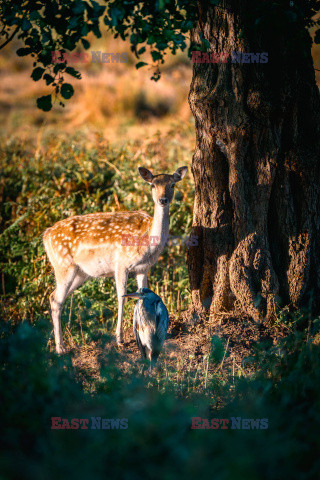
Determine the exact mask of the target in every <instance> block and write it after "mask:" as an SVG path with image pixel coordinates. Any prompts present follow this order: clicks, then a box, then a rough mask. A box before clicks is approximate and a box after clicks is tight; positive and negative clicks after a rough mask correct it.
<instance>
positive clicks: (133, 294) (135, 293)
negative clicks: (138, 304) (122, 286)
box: [122, 292, 142, 298]
mask: <svg viewBox="0 0 320 480" xmlns="http://www.w3.org/2000/svg"><path fill="white" fill-rule="evenodd" d="M122 297H131V298H141V297H142V295H141V293H138V292H134V293H127V294H126V295H122Z"/></svg>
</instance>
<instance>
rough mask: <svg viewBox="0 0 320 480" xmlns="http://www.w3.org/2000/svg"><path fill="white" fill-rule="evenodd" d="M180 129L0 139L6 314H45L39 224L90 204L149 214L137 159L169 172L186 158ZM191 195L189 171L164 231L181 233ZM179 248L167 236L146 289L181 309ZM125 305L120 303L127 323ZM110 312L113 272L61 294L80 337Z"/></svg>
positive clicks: (184, 302) (184, 296)
mask: <svg viewBox="0 0 320 480" xmlns="http://www.w3.org/2000/svg"><path fill="white" fill-rule="evenodd" d="M188 128H189V129H188ZM188 128H186V126H181V128H180V129H179V127H176V128H175V129H172V130H171V131H169V132H168V133H166V134H165V135H162V134H161V133H160V132H158V133H157V134H156V135H153V136H151V137H149V138H146V139H144V140H140V141H128V142H122V143H121V144H118V145H117V146H114V145H111V144H110V143H109V142H106V141H105V140H104V138H103V136H102V135H101V134H100V133H99V132H96V133H94V134H93V135H94V137H93V138H94V140H95V142H93V140H92V141H91V140H90V136H89V143H88V138H87V137H86V136H84V135H83V134H82V132H75V134H74V135H73V136H72V137H70V138H66V137H65V136H64V135H61V136H60V135H55V131H54V130H53V129H52V128H51V130H50V131H49V130H48V131H46V132H45V133H44V134H43V135H40V136H39V137H38V138H36V139H33V140H31V141H29V142H27V141H25V140H23V139H21V140H19V139H17V138H15V137H13V138H8V139H6V142H5V144H4V148H3V149H2V150H1V152H0V169H1V173H2V174H1V180H0V187H1V195H2V203H1V208H0V215H1V216H0V228H1V234H0V268H1V275H2V279H0V280H1V282H0V291H1V304H2V306H3V309H4V310H5V312H6V317H7V319H8V320H10V319H13V320H16V321H21V320H24V319H26V318H29V319H30V320H31V321H37V319H38V318H41V317H42V316H43V315H44V314H46V315H47V316H48V321H49V311H48V309H49V305H48V297H49V293H50V292H51V291H52V290H53V288H54V277H53V272H52V270H51V266H50V265H49V262H48V260H47V257H46V254H45V252H44V248H43V243H42V234H43V232H44V230H45V229H46V228H47V227H49V226H51V225H52V224H53V223H55V222H57V221H58V220H61V219H63V218H67V217H69V216H73V215H78V214H85V213H92V212H99V211H118V210H119V209H121V210H129V211H130V210H139V209H143V210H145V211H147V212H148V213H149V214H151V215H152V214H153V201H152V198H151V193H150V188H149V187H148V185H146V184H145V182H143V181H142V180H141V178H140V176H139V174H138V171H137V167H138V166H139V165H144V166H146V167H147V168H150V169H152V170H153V171H154V172H155V173H160V172H171V173H172V172H173V171H174V170H175V169H176V168H177V167H179V166H182V165H189V166H190V163H191V156H192V150H191V143H192V142H191V140H190V137H191V135H192V132H193V129H192V125H191V126H190V127H188ZM91 135H92V132H91ZM192 204H193V184H192V180H191V174H190V171H189V175H188V176H187V177H186V178H185V179H184V180H183V182H181V185H179V186H178V188H177V193H176V198H175V200H174V202H173V204H172V206H171V221H170V233H171V235H175V236H180V237H183V238H184V239H185V238H186V237H187V235H188V234H189V233H190V230H191V224H192ZM185 255H186V245H185V244H184V245H180V246H179V245H168V246H167V247H166V248H165V250H164V251H163V253H162V255H161V257H160V258H159V261H158V263H157V264H156V265H155V266H154V267H153V268H152V269H151V272H150V277H149V283H150V288H152V289H153V290H154V291H156V292H157V293H159V294H160V295H161V297H162V298H163V300H164V301H165V303H166V304H167V306H168V309H169V311H170V313H176V312H178V313H179V312H180V311H181V310H184V309H186V308H187V306H188V304H189V301H190V291H189V287H188V277H187V267H186V263H185ZM135 289H136V283H135V279H133V278H130V279H129V284H128V290H129V291H134V290H135ZM132 309H133V305H132V304H129V303H128V304H127V305H126V308H125V324H127V325H129V326H130V325H131V319H132ZM116 314H117V299H116V290H115V285H114V281H113V279H105V280H98V281H90V282H87V283H86V284H85V285H84V286H83V287H82V288H80V289H79V290H78V291H77V292H75V293H74V295H73V297H72V304H71V298H69V299H68V300H67V302H66V304H65V307H64V311H63V325H64V328H66V326H68V329H69V333H70V334H71V336H72V337H73V342H74V343H75V344H77V345H79V344H81V342H86V341H87V340H88V339H89V336H88V335H89V334H88V332H89V331H90V330H95V329H96V327H97V322H98V324H99V325H100V324H101V325H100V327H101V329H102V330H104V329H105V328H106V330H108V331H113V329H114V326H115V318H116ZM70 322H71V324H70ZM92 322H93V323H92ZM91 323H92V324H91ZM68 324H69V325H68ZM81 329H82V330H81ZM98 330H99V328H98Z"/></svg>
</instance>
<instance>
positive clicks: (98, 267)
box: [43, 167, 187, 353]
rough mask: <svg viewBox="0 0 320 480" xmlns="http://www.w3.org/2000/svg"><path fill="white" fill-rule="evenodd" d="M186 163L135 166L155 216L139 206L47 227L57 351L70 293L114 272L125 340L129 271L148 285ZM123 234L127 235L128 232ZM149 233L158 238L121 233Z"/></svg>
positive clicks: (60, 346) (119, 333)
mask: <svg viewBox="0 0 320 480" xmlns="http://www.w3.org/2000/svg"><path fill="white" fill-rule="evenodd" d="M186 172H187V167H180V168H178V169H177V170H176V171H175V172H174V174H173V175H167V174H160V175H153V174H152V173H151V172H150V171H149V170H148V169H146V168H143V167H139V173H140V175H141V177H142V178H143V180H145V181H146V182H148V183H149V184H150V185H151V187H152V197H153V201H154V205H155V207H154V215H153V217H150V215H148V214H147V213H145V212H143V211H135V212H116V213H90V214H87V215H78V216H75V217H71V218H67V219H65V220H61V221H60V222H57V223H56V224H55V225H53V226H52V227H51V228H48V229H47V230H46V231H45V232H44V235H43V242H44V246H45V249H46V252H47V255H48V257H49V260H50V262H51V264H52V266H53V269H54V273H55V277H56V284H57V286H56V289H55V290H54V292H52V294H51V295H50V305H51V315H52V321H53V327H54V336H55V343H56V351H57V353H63V352H64V351H65V345H64V343H63V338H62V330H61V311H62V307H63V304H64V302H65V300H66V298H67V296H68V295H70V294H71V293H72V292H73V291H74V290H76V289H77V288H78V287H80V285H82V284H83V283H84V282H85V281H86V280H88V279H90V278H97V277H111V276H114V277H115V281H116V288H117V297H118V323H117V330H116V337H117V343H118V345H121V344H122V343H123V331H122V330H123V329H122V317H123V306H124V301H125V299H124V298H123V295H125V293H126V289H127V279H128V275H129V273H130V272H134V273H135V274H136V278H137V283H138V288H145V287H147V286H148V285H147V277H148V271H149V269H150V267H151V266H152V265H154V264H155V263H156V261H157V259H158V257H159V255H160V253H161V252H162V250H163V248H164V245H165V243H166V241H167V238H168V234H169V205H170V203H171V201H172V199H173V194H174V186H175V183H176V182H179V181H180V180H182V179H183V177H184V176H185V174H186ZM126 236H127V237H126ZM128 236H129V238H132V237H133V238H143V239H145V240H147V239H148V238H149V237H153V239H157V240H158V241H153V242H150V241H144V242H138V244H137V245H130V242H129V244H127V243H126V242H124V241H123V239H124V238H128Z"/></svg>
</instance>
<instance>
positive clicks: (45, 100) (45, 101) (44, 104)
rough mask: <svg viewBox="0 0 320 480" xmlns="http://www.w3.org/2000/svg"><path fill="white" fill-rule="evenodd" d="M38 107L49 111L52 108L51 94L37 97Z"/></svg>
mask: <svg viewBox="0 0 320 480" xmlns="http://www.w3.org/2000/svg"><path fill="white" fill-rule="evenodd" d="M37 107H38V108H40V110H43V111H44V112H49V110H51V108H52V101H51V95H44V96H43V97H40V98H37Z"/></svg>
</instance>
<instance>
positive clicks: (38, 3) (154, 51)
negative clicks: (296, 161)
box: [0, 0, 320, 111]
mask: <svg viewBox="0 0 320 480" xmlns="http://www.w3.org/2000/svg"><path fill="white" fill-rule="evenodd" d="M200 3H201V2H197V1H196V0H190V1H189V0H154V1H151V0H147V1H144V2H135V1H134V0H112V1H107V0H106V1H103V0H100V1H99V3H98V2H97V1H95V0H63V1H62V0H22V1H21V2H13V1H2V2H1V3H0V23H1V27H0V36H1V41H0V42H1V43H0V49H1V48H4V47H5V46H6V45H7V44H8V43H9V42H10V41H11V40H12V39H13V38H14V37H15V36H17V38H19V39H20V40H22V42H23V44H24V46H23V47H22V48H19V49H18V50H17V55H19V56H26V55H31V56H32V57H33V58H34V63H33V71H32V74H31V77H32V78H33V80H34V81H39V80H40V79H43V80H44V81H45V82H46V84H47V85H48V86H49V87H50V88H51V93H50V94H48V95H45V96H43V97H41V98H38V100H37V105H38V107H39V108H41V109H42V110H44V111H48V110H50V109H51V108H52V103H53V100H56V101H57V100H58V101H60V104H61V105H64V103H63V102H64V100H68V99H70V98H71V97H72V95H73V93H74V89H73V87H72V85H70V84H69V83H66V82H65V80H64V76H65V74H67V75H70V76H71V77H74V78H76V79H80V78H81V74H80V72H79V71H77V70H76V69H75V68H73V67H71V66H70V65H68V60H67V58H63V57H62V58H61V57H59V58H60V60H61V61H58V63H52V55H54V53H53V52H62V53H67V52H72V51H74V50H76V49H79V47H83V48H84V49H86V50H88V49H89V48H90V43H89V41H88V39H87V36H88V34H89V33H90V32H92V33H93V34H94V35H95V36H96V37H98V38H100V37H101V28H102V27H103V26H104V27H105V28H107V29H108V30H110V31H111V32H112V33H113V34H114V36H115V37H116V38H117V37H121V39H122V40H126V39H129V41H130V44H131V50H132V52H134V53H135V55H136V57H137V59H138V60H139V59H140V56H141V55H142V54H143V53H145V52H146V51H147V50H148V52H150V54H151V58H152V62H153V66H154V67H155V71H154V74H153V76H152V77H151V78H152V79H153V80H158V79H159V78H160V69H159V67H160V65H161V64H162V63H164V58H165V55H166V53H167V52H172V53H173V54H175V53H176V52H177V51H178V50H185V48H186V47H187V42H188V39H189V34H190V31H191V30H192V29H193V27H194V26H195V23H196V21H197V19H198V14H199V12H200V11H201V9H202V8H203V7H201V6H199V5H200ZM229 3H230V4H231V3H232V2H224V3H223V6H222V5H219V4H220V0H209V2H205V7H206V8H207V7H208V6H210V5H211V7H212V8H227V7H226V5H227V6H228V4H229ZM248 4H249V5H250V7H251V6H252V9H251V8H250V10H251V11H252V12H253V15H255V12H256V27H257V28H258V27H259V25H260V24H263V23H265V22H267V23H270V29H271V28H272V23H273V22H274V20H275V16H276V17H277V15H278V13H281V14H283V13H284V14H285V17H286V18H287V19H288V21H289V22H297V23H300V24H301V23H303V25H304V26H305V27H312V26H314V25H319V24H320V20H319V19H318V20H314V19H313V17H314V16H315V15H316V14H317V12H318V11H319V7H320V0H307V1H306V0H296V1H288V0H278V2H259V1H258V2H257V1H256V0H252V1H250V0H249V2H248ZM270 12H271V13H272V15H271V17H270ZM301 20H303V22H301ZM201 38H202V45H200V46H198V47H197V48H201V49H202V48H210V38H209V39H205V38H204V36H201ZM314 40H315V42H316V43H320V29H318V30H317V31H316V33H315V38H314ZM188 43H189V42H188ZM189 47H190V43H189ZM144 65H147V63H146V62H143V61H138V62H137V64H136V68H140V67H142V66H144Z"/></svg>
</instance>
